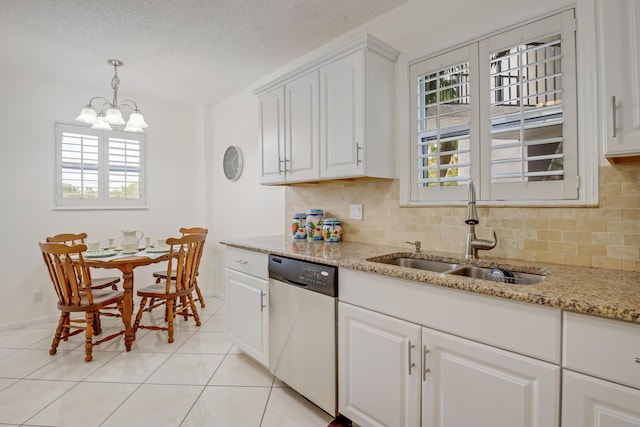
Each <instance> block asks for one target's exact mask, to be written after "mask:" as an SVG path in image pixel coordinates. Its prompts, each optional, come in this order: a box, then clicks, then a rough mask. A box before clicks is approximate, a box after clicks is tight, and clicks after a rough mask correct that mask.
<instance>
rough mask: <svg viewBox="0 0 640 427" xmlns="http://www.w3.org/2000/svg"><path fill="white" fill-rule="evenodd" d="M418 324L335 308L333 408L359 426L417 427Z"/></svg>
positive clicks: (345, 306) (355, 309)
mask: <svg viewBox="0 0 640 427" xmlns="http://www.w3.org/2000/svg"><path fill="white" fill-rule="evenodd" d="M419 349H420V326H418V325H415V324H413V323H408V322H405V321H402V320H399V319H396V318H393V317H389V316H385V315H382V314H378V313H375V312H373V311H369V310H365V309H362V308H359V307H355V306H352V305H349V304H345V303H339V304H338V385H339V387H338V409H339V411H340V413H342V414H344V415H345V416H346V417H348V418H350V419H351V420H353V421H355V422H356V423H358V424H361V425H363V426H397V427H401V426H418V425H419V424H420V406H419V403H420V369H421V367H420V357H419Z"/></svg>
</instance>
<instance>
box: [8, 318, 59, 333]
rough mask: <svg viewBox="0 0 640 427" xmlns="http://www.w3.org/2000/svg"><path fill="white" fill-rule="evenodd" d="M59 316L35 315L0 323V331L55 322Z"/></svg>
mask: <svg viewBox="0 0 640 427" xmlns="http://www.w3.org/2000/svg"><path fill="white" fill-rule="evenodd" d="M59 318H60V315H59V314H58V315H55V314H54V315H51V316H44V317H37V318H34V319H28V320H21V321H19V322H10V323H0V331H9V330H11V329H21V328H28V327H30V326H35V325H40V324H43V323H47V322H55V321H57V320H58V319H59Z"/></svg>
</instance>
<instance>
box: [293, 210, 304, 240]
mask: <svg viewBox="0 0 640 427" xmlns="http://www.w3.org/2000/svg"><path fill="white" fill-rule="evenodd" d="M291 233H292V234H293V238H294V239H306V238H307V214H306V213H304V212H298V213H294V214H293V217H291Z"/></svg>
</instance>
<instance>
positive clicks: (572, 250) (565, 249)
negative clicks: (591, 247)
mask: <svg viewBox="0 0 640 427" xmlns="http://www.w3.org/2000/svg"><path fill="white" fill-rule="evenodd" d="M549 251H550V252H555V253H557V254H576V253H578V249H577V244H576V243H571V242H549Z"/></svg>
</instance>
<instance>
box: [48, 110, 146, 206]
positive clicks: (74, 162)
mask: <svg viewBox="0 0 640 427" xmlns="http://www.w3.org/2000/svg"><path fill="white" fill-rule="evenodd" d="M144 142H145V139H144V135H140V134H132V133H130V132H118V131H101V130H95V129H90V128H87V127H84V126H79V125H70V124H63V123H57V124H56V171H57V172H56V206H61V207H63V206H65V207H85V208H105V207H107V208H117V207H120V208H125V207H138V208H139V207H145V206H146V194H145V167H144V166H145V162H144Z"/></svg>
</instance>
